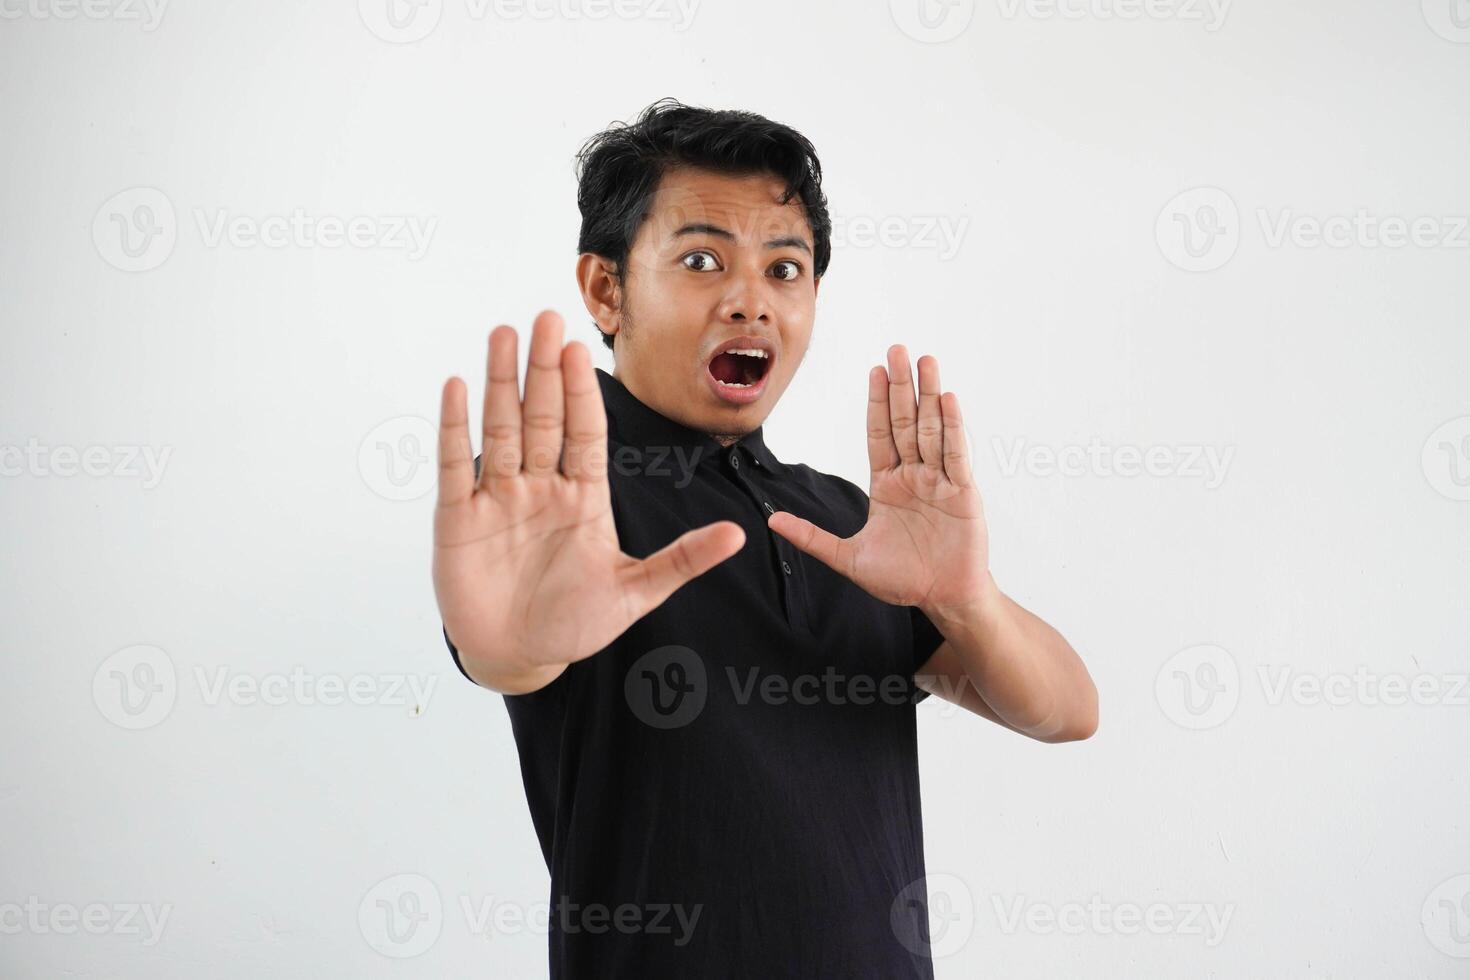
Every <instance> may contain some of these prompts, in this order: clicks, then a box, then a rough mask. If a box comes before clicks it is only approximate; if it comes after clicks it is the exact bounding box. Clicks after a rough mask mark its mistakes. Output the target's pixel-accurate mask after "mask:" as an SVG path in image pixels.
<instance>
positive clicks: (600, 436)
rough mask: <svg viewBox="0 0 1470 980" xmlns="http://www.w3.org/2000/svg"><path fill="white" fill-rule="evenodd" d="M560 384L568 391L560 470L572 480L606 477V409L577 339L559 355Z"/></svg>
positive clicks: (584, 349) (586, 354) (584, 348)
mask: <svg viewBox="0 0 1470 980" xmlns="http://www.w3.org/2000/svg"><path fill="white" fill-rule="evenodd" d="M561 370H562V386H563V387H564V388H565V389H566V393H567V408H566V417H567V421H566V440H567V441H566V451H565V453H564V454H563V456H564V458H563V460H562V471H563V472H564V473H566V475H567V476H568V477H569V478H571V479H573V480H582V481H585V482H588V483H595V482H597V481H598V480H603V481H606V480H607V411H606V409H604V408H603V404H602V389H601V388H600V387H599V386H598V384H597V374H596V373H595V372H594V371H593V370H592V355H591V353H589V352H588V350H587V345H585V344H583V343H582V342H581V341H580V340H574V341H572V342H571V343H570V344H567V346H566V349H565V350H563V351H562V354H561Z"/></svg>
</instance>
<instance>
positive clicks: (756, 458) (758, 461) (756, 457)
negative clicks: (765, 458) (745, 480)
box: [751, 456, 761, 466]
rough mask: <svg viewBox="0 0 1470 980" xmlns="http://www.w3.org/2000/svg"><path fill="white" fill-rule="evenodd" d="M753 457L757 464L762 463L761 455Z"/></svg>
mask: <svg viewBox="0 0 1470 980" xmlns="http://www.w3.org/2000/svg"><path fill="white" fill-rule="evenodd" d="M751 459H753V460H755V465H757V466H760V465H761V458H760V457H759V456H752V457H751Z"/></svg>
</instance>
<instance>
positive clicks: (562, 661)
mask: <svg viewBox="0 0 1470 980" xmlns="http://www.w3.org/2000/svg"><path fill="white" fill-rule="evenodd" d="M562 329H563V325H562V319H561V317H560V316H558V315H557V314H556V313H553V312H551V311H549V310H548V311H545V312H543V313H541V315H540V316H538V317H537V318H536V323H535V325H534V327H533V328H532V332H531V354H530V362H529V364H528V365H527V368H526V390H525V400H524V402H523V401H522V400H521V397H520V394H519V385H518V381H519V371H518V367H517V365H518V361H517V358H516V332H515V330H514V329H513V328H511V327H507V326H500V327H496V328H495V329H494V331H492V332H491V334H490V352H489V358H488V367H487V370H486V376H487V380H486V386H485V405H484V411H483V441H482V446H481V457H480V474H479V477H478V479H477V478H476V476H475V468H474V457H473V451H472V449H471V448H470V433H469V418H468V410H467V406H466V396H465V385H464V382H463V381H461V380H460V379H459V378H450V379H449V380H448V381H447V382H446V383H445V385H444V392H443V399H442V401H441V404H440V419H439V500H438V505H437V506H436V508H435V510H434V568H433V573H434V593H435V595H436V596H437V598H438V600H439V614H440V616H441V617H442V619H443V621H444V629H445V632H446V633H447V634H448V635H449V639H450V640H451V641H452V642H453V643H454V646H455V648H456V649H457V650H458V651H459V658H460V663H461V664H462V665H463V667H464V669H465V673H467V674H468V675H469V676H470V677H471V679H473V680H474V681H475V682H476V683H478V684H481V685H483V686H485V687H488V688H491V689H492V690H496V691H500V692H502V693H505V694H523V693H526V692H528V691H534V690H538V689H539V688H541V687H544V686H545V685H547V684H549V683H551V682H552V681H553V680H555V679H556V677H557V676H558V675H559V674H560V673H561V672H562V671H563V670H564V669H566V666H567V664H569V663H574V662H575V661H578V660H581V659H583V658H586V657H590V656H591V655H592V654H594V653H596V652H597V651H599V650H601V649H603V648H604V647H606V646H607V645H608V644H610V643H611V642H612V641H613V640H615V639H617V638H618V637H619V636H620V635H622V633H623V632H624V631H625V630H626V629H627V628H628V627H629V626H631V625H633V623H635V622H637V621H638V620H639V619H641V618H642V617H643V616H644V615H646V614H647V613H648V612H649V611H651V610H652V609H654V608H655V607H656V606H658V605H659V604H660V603H662V602H663V601H664V600H665V599H667V598H668V597H669V596H670V595H672V594H673V593H674V591H675V590H676V589H678V588H679V587H680V586H682V585H684V584H685V583H686V582H688V581H689V580H690V579H693V578H695V577H696V576H698V575H702V574H704V573H705V572H706V571H708V570H709V569H711V568H713V567H714V566H715V565H717V564H719V563H720V562H722V561H724V560H725V559H726V558H729V557H730V556H731V555H733V554H735V553H736V552H737V551H739V550H740V549H741V547H743V546H744V544H745V532H744V531H742V530H741V529H740V526H739V525H738V524H736V523H734V522H733V521H718V522H716V523H714V524H709V525H706V526H705V527H702V528H698V529H696V530H692V531H689V532H687V533H685V534H683V535H681V536H680V537H679V538H678V539H676V540H675V541H674V542H672V543H671V544H669V545H667V546H666V547H664V548H663V549H662V550H660V551H658V552H656V553H655V554H653V555H651V556H649V557H648V558H646V559H642V560H640V559H636V558H631V557H629V556H628V555H625V554H623V552H622V550H621V549H620V548H619V547H618V536H617V529H616V527H615V526H614V524H613V515H612V496H611V493H610V491H609V489H608V481H607V416H606V414H605V410H604V409H603V404H602V391H601V389H600V388H599V387H598V383H597V376H596V374H595V373H594V372H593V370H592V358H591V354H590V353H589V352H588V350H587V348H586V347H585V346H584V345H583V344H581V343H579V342H577V341H573V342H572V343H569V344H567V345H566V346H565V348H563V346H562Z"/></svg>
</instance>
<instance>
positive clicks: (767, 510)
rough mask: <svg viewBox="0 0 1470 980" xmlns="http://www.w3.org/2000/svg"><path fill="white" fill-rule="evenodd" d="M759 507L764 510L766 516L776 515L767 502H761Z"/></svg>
mask: <svg viewBox="0 0 1470 980" xmlns="http://www.w3.org/2000/svg"><path fill="white" fill-rule="evenodd" d="M761 506H762V507H764V508H765V509H766V513H767V514H774V513H776V508H774V507H772V506H771V502H770V501H769V500H767V501H764V502H762V503H761Z"/></svg>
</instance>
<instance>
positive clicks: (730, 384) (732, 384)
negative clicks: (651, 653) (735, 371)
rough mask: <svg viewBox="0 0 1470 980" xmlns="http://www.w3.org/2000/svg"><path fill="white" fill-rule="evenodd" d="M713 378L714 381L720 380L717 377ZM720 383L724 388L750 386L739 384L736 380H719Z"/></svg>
mask: <svg viewBox="0 0 1470 980" xmlns="http://www.w3.org/2000/svg"><path fill="white" fill-rule="evenodd" d="M715 380H716V381H720V379H719V378H716V379H715ZM720 384H722V385H724V386H725V387H726V388H749V387H750V385H746V384H741V383H740V382H738V381H720Z"/></svg>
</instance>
